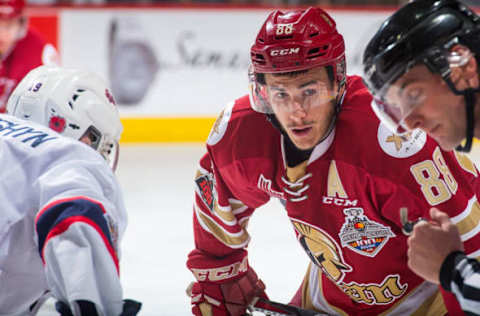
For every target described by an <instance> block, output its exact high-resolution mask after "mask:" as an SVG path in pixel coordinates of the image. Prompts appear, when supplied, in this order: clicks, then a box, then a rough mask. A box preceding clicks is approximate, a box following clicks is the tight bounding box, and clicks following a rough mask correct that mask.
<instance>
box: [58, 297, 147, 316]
mask: <svg viewBox="0 0 480 316" xmlns="http://www.w3.org/2000/svg"><path fill="white" fill-rule="evenodd" d="M75 303H76V304H77V306H78V309H79V311H80V315H81V316H98V313H97V309H96V308H95V304H93V303H92V302H90V301H75ZM141 307H142V303H140V302H137V301H134V300H123V310H122V313H121V314H120V315H119V316H135V315H137V314H138V312H139V311H140V309H141ZM55 309H56V310H57V312H59V313H60V315H61V316H74V315H73V312H72V310H71V309H70V307H69V306H68V304H66V303H64V302H60V301H58V302H56V303H55Z"/></svg>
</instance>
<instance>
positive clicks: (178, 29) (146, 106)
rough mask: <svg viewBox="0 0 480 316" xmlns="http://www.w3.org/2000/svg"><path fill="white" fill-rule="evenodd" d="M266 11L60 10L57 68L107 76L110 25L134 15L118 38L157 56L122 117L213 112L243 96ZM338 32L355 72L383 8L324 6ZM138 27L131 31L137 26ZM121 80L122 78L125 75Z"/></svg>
mask: <svg viewBox="0 0 480 316" xmlns="http://www.w3.org/2000/svg"><path fill="white" fill-rule="evenodd" d="M268 12H269V10H265V9H244V10H240V9H165V8H164V9H158V8H151V9H148V10H146V9H84V10H82V9H80V10H78V9H76V10H73V9H66V10H62V11H60V39H59V49H60V53H61V56H62V63H63V65H64V66H69V67H81V68H85V69H89V70H93V71H96V72H98V73H100V74H101V75H102V76H103V77H104V78H108V79H109V75H108V69H109V67H108V63H109V28H110V24H111V22H112V20H113V19H115V18H119V19H120V20H126V19H129V20H132V19H133V20H134V21H135V23H136V26H137V27H136V28H128V29H127V30H126V31H125V30H123V31H122V32H121V33H122V35H119V38H123V39H132V38H134V39H136V40H137V41H138V42H141V43H148V44H147V45H149V46H150V47H151V49H152V51H153V54H154V55H155V57H156V59H157V60H158V64H159V69H158V71H157V72H156V76H155V79H154V81H153V83H152V85H151V86H150V88H149V89H148V91H147V92H146V94H145V96H144V97H143V99H141V101H140V102H138V103H137V104H133V105H128V106H127V105H124V106H120V110H121V113H122V115H123V116H130V117H131V116H166V117H174V116H216V115H217V113H218V112H219V111H220V110H221V109H222V108H223V107H224V106H225V105H226V103H227V102H229V101H230V100H233V99H235V98H237V97H240V96H242V95H244V94H245V93H247V85H248V80H247V68H248V63H249V49H250V46H251V45H252V44H253V42H254V39H255V36H256V33H257V31H258V29H259V28H260V26H261V24H262V23H263V21H264V19H265V18H266V16H267V14H268ZM330 13H331V15H332V16H333V17H334V18H335V19H336V21H337V28H338V29H339V31H340V32H341V33H342V34H343V35H344V37H345V41H346V48H347V52H346V55H347V71H348V73H350V74H359V73H361V67H360V62H361V55H362V53H363V48H364V46H365V45H366V43H367V42H368V40H369V39H370V37H371V35H372V34H373V33H374V32H375V31H376V29H377V28H378V26H379V25H380V23H381V21H383V19H385V18H386V17H387V16H388V14H389V11H376V12H366V11H345V10H331V11H330ZM137 29H138V30H140V31H136V30H137ZM123 80H126V81H128V80H129V79H128V76H127V78H124V79H123Z"/></svg>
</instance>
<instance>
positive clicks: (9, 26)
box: [0, 17, 22, 54]
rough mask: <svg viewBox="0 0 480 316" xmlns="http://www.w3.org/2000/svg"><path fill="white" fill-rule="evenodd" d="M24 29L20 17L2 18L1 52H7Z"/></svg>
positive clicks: (0, 28) (0, 21) (0, 19)
mask: <svg viewBox="0 0 480 316" xmlns="http://www.w3.org/2000/svg"><path fill="white" fill-rule="evenodd" d="M21 29H22V22H21V18H20V17H16V18H0V54H5V53H6V52H7V51H8V50H9V49H11V47H13V45H14V44H15V42H16V41H17V39H18V36H19V34H20V32H21Z"/></svg>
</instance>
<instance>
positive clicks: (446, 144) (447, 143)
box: [433, 136, 463, 151]
mask: <svg viewBox="0 0 480 316" xmlns="http://www.w3.org/2000/svg"><path fill="white" fill-rule="evenodd" d="M433 139H435V141H436V142H437V143H438V145H440V147H441V148H442V150H444V151H452V150H454V149H455V148H456V147H457V146H458V145H461V144H462V141H463V139H461V138H458V137H457V138H455V139H453V138H451V137H450V138H449V137H446V136H436V137H433Z"/></svg>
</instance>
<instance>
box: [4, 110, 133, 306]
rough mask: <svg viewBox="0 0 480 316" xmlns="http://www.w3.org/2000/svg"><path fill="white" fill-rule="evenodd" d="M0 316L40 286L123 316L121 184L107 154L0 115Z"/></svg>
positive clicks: (36, 294) (35, 296)
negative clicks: (120, 243) (120, 265)
mask: <svg viewBox="0 0 480 316" xmlns="http://www.w3.org/2000/svg"><path fill="white" fill-rule="evenodd" d="M0 166H1V167H0V168H1V169H0V200H1V201H2V203H1V211H0V212H1V214H2V215H1V216H0V315H29V314H28V310H29V306H30V305H31V304H32V303H33V302H35V301H36V300H37V299H38V298H39V297H40V296H41V295H42V294H43V293H44V292H45V291H47V290H48V291H50V292H51V293H52V294H53V296H54V297H55V298H56V299H58V300H61V301H63V302H68V303H71V302H74V301H76V300H85V301H90V302H93V303H94V304H95V305H96V308H97V310H98V314H99V315H120V313H121V312H122V304H123V302H122V288H121V285H120V280H119V266H118V261H119V249H118V245H119V241H120V239H121V237H122V235H123V233H124V231H125V227H126V222H127V219H126V212H125V207H124V203H123V198H122V194H121V190H120V187H119V185H118V183H117V181H116V179H115V176H114V174H113V173H112V171H111V169H110V168H109V166H108V164H107V163H106V162H105V160H104V159H103V158H102V157H101V156H100V155H99V154H98V153H96V152H95V151H94V150H92V149H91V148H89V147H88V146H87V145H85V144H82V143H80V142H78V141H76V140H73V139H68V138H65V137H62V136H60V135H59V134H57V133H55V132H54V131H52V130H49V129H47V128H44V127H42V126H40V125H37V124H35V123H31V122H25V121H22V120H19V119H17V118H14V117H10V116H8V115H0Z"/></svg>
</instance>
